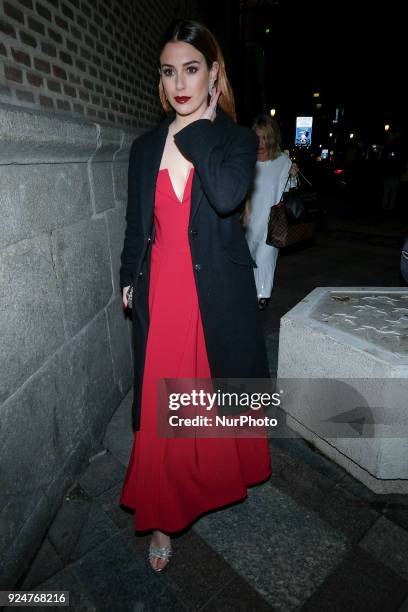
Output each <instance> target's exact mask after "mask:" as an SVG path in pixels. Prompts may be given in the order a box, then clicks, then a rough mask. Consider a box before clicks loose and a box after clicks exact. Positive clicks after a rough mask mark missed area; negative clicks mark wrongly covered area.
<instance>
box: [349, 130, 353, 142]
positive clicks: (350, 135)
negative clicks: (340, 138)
mask: <svg viewBox="0 0 408 612" xmlns="http://www.w3.org/2000/svg"><path fill="white" fill-rule="evenodd" d="M349 138H350V140H353V138H354V134H353V132H351V134H349Z"/></svg>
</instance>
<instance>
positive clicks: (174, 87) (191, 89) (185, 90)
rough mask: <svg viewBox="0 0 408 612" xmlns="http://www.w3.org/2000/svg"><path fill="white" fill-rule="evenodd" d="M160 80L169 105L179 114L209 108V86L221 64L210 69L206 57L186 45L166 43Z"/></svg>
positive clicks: (178, 42) (161, 56)
mask: <svg viewBox="0 0 408 612" xmlns="http://www.w3.org/2000/svg"><path fill="white" fill-rule="evenodd" d="M160 66H161V80H162V83H163V87H164V92H165V94H166V96H167V99H168V101H169V104H170V105H171V106H172V107H173V108H174V110H175V111H176V112H177V113H178V114H179V115H190V114H191V113H194V112H196V111H198V110H201V109H202V110H203V111H204V110H205V109H206V108H207V106H208V97H207V96H208V85H209V83H210V81H211V82H214V81H215V79H216V78H217V74H218V63H217V62H214V63H213V65H212V68H211V70H208V67H207V63H206V61H205V57H204V55H203V54H202V53H201V52H200V51H198V50H197V49H196V48H195V47H193V45H190V44H189V43H185V42H180V41H177V42H170V43H167V44H166V45H165V46H164V48H163V51H162V53H161V55H160Z"/></svg>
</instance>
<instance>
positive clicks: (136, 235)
mask: <svg viewBox="0 0 408 612" xmlns="http://www.w3.org/2000/svg"><path fill="white" fill-rule="evenodd" d="M138 145H139V143H138V139H136V140H134V141H133V144H132V146H131V148H130V153H129V168H128V197H127V207H126V229H125V239H124V243H123V249H122V254H121V256H120V260H121V267H120V271H119V283H120V289H121V291H122V289H123V287H127V286H128V285H130V283H131V282H132V278H133V271H134V269H135V265H136V263H137V261H138V256H139V253H140V245H141V243H142V241H143V235H142V222H141V214H140V202H138V198H137V189H136V187H137V176H136V171H135V170H136V159H137V148H138Z"/></svg>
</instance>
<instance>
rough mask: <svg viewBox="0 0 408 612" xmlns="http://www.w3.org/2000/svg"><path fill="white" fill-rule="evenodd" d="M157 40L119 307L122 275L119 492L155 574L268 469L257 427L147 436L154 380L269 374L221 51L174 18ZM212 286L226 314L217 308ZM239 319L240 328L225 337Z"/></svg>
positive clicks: (249, 152)
mask: <svg viewBox="0 0 408 612" xmlns="http://www.w3.org/2000/svg"><path fill="white" fill-rule="evenodd" d="M161 49H162V50H161V53H160V68H159V73H160V84H159V93H160V99H161V101H162V104H163V106H164V108H165V110H166V111H171V110H173V111H175V113H174V114H173V115H171V116H169V117H168V118H167V119H166V120H165V122H163V124H161V126H159V128H158V129H156V130H152V131H150V132H148V133H146V134H145V135H143V136H142V137H140V138H138V139H137V140H136V141H135V143H134V145H133V146H132V150H131V154H130V159H129V196H128V208H127V216H126V219H127V227H126V233H125V243H124V248H123V251H122V266H121V288H122V291H123V303H124V306H125V307H127V305H128V302H127V292H128V289H129V286H130V282H131V281H132V282H133V287H134V291H133V292H134V295H133V304H132V306H133V328H134V345H135V379H136V380H135V401H134V410H135V414H136V413H137V418H135V421H134V422H135V430H136V431H135V438H134V444H133V449H132V453H131V457H130V461H129V467H128V470H127V473H126V477H125V481H124V486H123V491H122V496H121V500H120V501H121V503H122V504H123V505H125V506H128V507H130V508H134V509H135V529H136V530H137V531H146V530H153V534H152V539H151V543H150V548H149V560H150V564H151V566H152V568H153V569H155V570H156V571H161V570H162V569H163V568H164V567H165V566H166V565H167V563H168V561H169V559H170V556H171V554H172V547H171V541H170V535H169V534H172V533H175V532H178V531H180V530H182V529H184V528H186V527H187V526H189V525H191V523H192V522H193V521H195V520H196V519H197V518H198V517H199V516H200V515H202V514H203V513H204V512H207V511H208V510H211V509H214V508H219V507H222V506H224V505H226V504H230V503H232V502H236V501H239V500H242V499H244V498H245V497H246V495H247V486H249V485H253V484H256V483H259V482H261V481H264V480H265V479H267V478H268V477H269V476H270V474H271V463H270V457H269V450H268V444H267V439H266V437H256V438H249V437H248V438H244V437H234V436H231V437H225V438H224V437H218V438H217V437H196V436H195V435H194V433H193V434H192V435H191V436H189V437H173V438H165V437H160V436H159V435H158V431H157V424H158V418H157V416H158V409H157V381H159V380H160V379H163V378H172V379H180V378H189V379H197V378H201V379H210V378H211V376H213V377H215V376H217V377H221V376H225V377H227V376H229V377H232V376H234V377H244V376H245V377H251V376H252V377H265V376H267V375H268V372H267V365H266V354H265V350H264V346H263V339H262V338H261V330H260V325H259V322H258V321H255V320H254V317H256V316H257V314H256V303H257V300H256V289H255V285H254V281H253V268H252V266H253V262H252V260H251V258H250V256H249V252H248V250H247V247H246V242H245V238H244V236H243V235H241V234H242V232H241V231H240V229H239V212H240V210H239V205H240V204H241V203H242V201H243V199H244V196H245V194H246V191H247V190H248V188H249V186H250V182H251V179H252V177H253V172H254V169H255V162H256V154H257V140H256V141H255V140H254V138H253V136H251V135H250V134H252V132H251V130H249V129H248V128H243V127H242V126H237V125H236V123H235V122H234V121H235V112H234V103H233V96H232V92H231V88H230V86H229V83H228V80H227V77H226V74H225V67H224V61H223V58H222V54H221V51H220V49H219V46H218V44H217V42H216V41H215V39H214V37H213V36H212V34H211V33H210V32H209V31H208V30H207V29H206V28H205V27H204V26H202V25H201V24H198V23H196V22H192V21H177V22H175V23H173V24H172V25H171V26H170V28H169V30H168V31H167V32H166V33H165V35H164V39H163V43H162V47H161ZM216 82H217V87H216V86H215V83H216ZM221 94H222V96H223V98H222V99H221V100H220V106H217V103H218V99H219V97H220V95H221ZM192 130H194V131H192ZM229 134H232V135H233V137H230V136H228V135H229ZM183 139H184V140H183ZM228 160H229V161H228ZM149 170H150V172H151V173H153V178H154V185H153V186H154V189H152V196H153V198H150V200H149V193H150V191H149V188H148V186H147V187H146V182H148V180H149V179H148V178H147V174H148V173H149ZM136 176H137V179H135V177H136ZM150 180H151V179H150ZM211 191H213V193H211ZM152 201H153V206H152ZM198 204H199V206H198ZM151 206H152V208H153V210H151V211H150V207H151ZM146 219H148V221H146ZM145 227H147V228H148V237H147V240H146V235H145V234H144V228H145ZM153 234H154V239H153V238H152V235H153ZM198 235H200V237H201V235H202V236H203V238H202V239H201V238H200V239H201V242H200V240H198V241H197V240H196V239H197V237H198ZM194 240H195V242H192V241H194ZM193 245H194V247H193ZM200 245H201V246H200ZM226 252H227V253H228V256H227V257H226V255H225V253H226ZM197 259H199V261H200V262H202V263H199V264H197V263H195V262H196V261H197ZM215 266H217V269H215ZM201 272H203V274H201ZM135 279H137V282H135ZM220 283H221V284H220ZM221 291H224V294H225V296H226V297H225V298H224V305H222V304H221V308H222V309H223V308H224V307H227V311H228V312H227V318H225V313H224V312H222V311H220V310H219V306H218V303H219V300H223V294H222V293H221V294H220V292H221ZM217 294H218V295H217ZM228 300H230V301H228ZM203 320H204V325H203ZM251 321H254V322H253V324H251ZM248 325H249V328H250V329H249V334H250V335H245V333H244V332H242V333H241V334H237V333H236V332H237V331H238V330H242V328H243V327H245V328H247V327H248ZM241 337H242V339H241ZM240 351H242V355H241V356H240V355H239V353H240ZM248 353H250V354H249V355H248ZM248 359H249V360H250V361H247V360H248ZM249 364H250V367H249Z"/></svg>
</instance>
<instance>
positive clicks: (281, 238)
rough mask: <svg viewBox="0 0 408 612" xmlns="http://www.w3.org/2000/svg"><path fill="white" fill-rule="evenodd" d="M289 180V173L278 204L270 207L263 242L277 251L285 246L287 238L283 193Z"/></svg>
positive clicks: (287, 225)
mask: <svg viewBox="0 0 408 612" xmlns="http://www.w3.org/2000/svg"><path fill="white" fill-rule="evenodd" d="M289 179H290V173H289V174H288V178H287V180H286V183H285V186H284V188H283V191H282V195H281V197H280V200H279V202H278V204H275V205H274V206H271V210H270V213H269V219H268V231H267V234H266V240H265V242H266V244H269V246H274V247H276V248H278V249H280V248H282V247H284V246H286V244H287V238H288V231H289V221H288V217H287V214H286V210H285V203H284V201H283V194H284V193H285V189H286V186H287V184H288V181H289Z"/></svg>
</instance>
